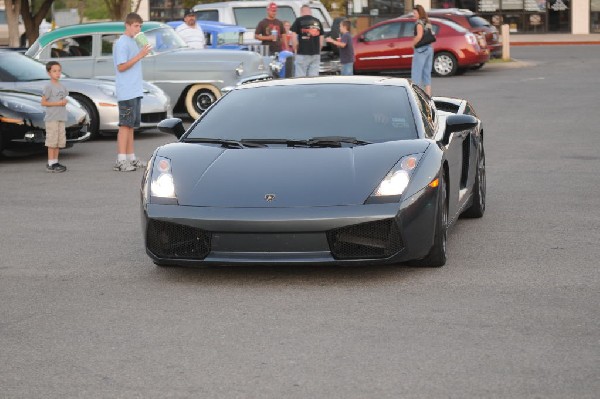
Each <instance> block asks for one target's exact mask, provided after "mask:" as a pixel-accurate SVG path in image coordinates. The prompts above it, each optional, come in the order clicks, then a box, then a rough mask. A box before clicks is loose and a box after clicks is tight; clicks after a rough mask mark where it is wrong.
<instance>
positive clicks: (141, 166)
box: [129, 159, 146, 169]
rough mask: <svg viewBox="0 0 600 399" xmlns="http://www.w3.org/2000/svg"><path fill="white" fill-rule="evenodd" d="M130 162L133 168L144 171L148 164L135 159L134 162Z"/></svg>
mask: <svg viewBox="0 0 600 399" xmlns="http://www.w3.org/2000/svg"><path fill="white" fill-rule="evenodd" d="M129 162H130V163H131V166H133V167H134V168H136V169H144V168H145V167H146V164H145V163H143V162H142V161H140V160H139V159H134V160H133V161H129Z"/></svg>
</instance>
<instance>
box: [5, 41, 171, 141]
mask: <svg viewBox="0 0 600 399" xmlns="http://www.w3.org/2000/svg"><path fill="white" fill-rule="evenodd" d="M49 81H50V77H49V76H48V73H47V72H46V67H45V65H44V64H42V63H41V62H38V61H36V60H33V59H31V58H29V57H26V56H24V55H22V54H18V53H15V52H11V51H2V50H0V89H14V90H32V89H33V90H36V91H42V90H43V88H44V86H46V85H47V84H48V82H49ZM60 83H61V84H62V85H63V86H65V87H66V88H67V90H69V95H70V96H71V97H72V98H74V99H75V100H77V101H78V102H79V103H80V104H81V106H82V107H83V108H84V109H85V111H86V112H87V113H88V116H89V120H90V125H89V132H90V135H91V137H90V138H92V139H93V138H97V137H99V136H100V135H102V134H105V133H116V132H117V131H118V130H119V126H118V125H119V108H118V102H117V95H116V88H115V83H114V81H112V80H107V79H73V78H70V77H68V76H66V75H65V76H64V77H62V78H61V79H60ZM141 106H142V118H141V124H140V128H139V129H137V130H138V131H141V130H146V129H152V128H155V127H156V125H157V124H158V122H160V121H161V120H163V119H165V118H169V117H171V116H172V113H171V108H170V102H169V97H167V95H166V94H165V93H164V92H163V91H162V90H161V89H160V88H158V87H157V86H155V85H153V84H151V83H148V82H144V97H143V98H142V104H141Z"/></svg>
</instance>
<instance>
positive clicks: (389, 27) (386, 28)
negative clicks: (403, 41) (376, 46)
mask: <svg viewBox="0 0 600 399" xmlns="http://www.w3.org/2000/svg"><path fill="white" fill-rule="evenodd" d="M400 25H401V24H400V23H399V22H394V23H389V24H385V25H381V26H378V27H376V28H373V29H371V30H370V31H368V32H367V33H365V41H366V42H375V41H377V40H386V39H397V38H398V37H400V28H401V26H400Z"/></svg>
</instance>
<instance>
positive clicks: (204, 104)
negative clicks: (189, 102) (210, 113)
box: [194, 91, 217, 113]
mask: <svg viewBox="0 0 600 399" xmlns="http://www.w3.org/2000/svg"><path fill="white" fill-rule="evenodd" d="M216 99H217V98H216V97H215V95H214V94H213V93H211V92H209V91H202V92H200V93H198V95H197V96H196V98H195V99H194V107H195V108H196V111H198V112H199V113H202V112H204V111H206V110H207V109H208V107H210V106H211V105H212V104H213V103H214V102H215V101H216Z"/></svg>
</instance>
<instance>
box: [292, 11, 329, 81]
mask: <svg viewBox="0 0 600 399" xmlns="http://www.w3.org/2000/svg"><path fill="white" fill-rule="evenodd" d="M300 13H301V16H300V17H298V18H296V20H295V21H294V24H293V25H292V28H291V29H290V30H291V31H292V32H294V33H295V34H296V36H295V39H296V40H294V52H295V53H296V62H295V65H294V66H295V68H296V75H295V76H296V77H302V76H319V63H320V62H321V47H323V25H321V21H319V20H318V19H317V18H315V17H313V16H312V13H311V11H310V7H309V6H307V5H304V6H302V8H301V10H300Z"/></svg>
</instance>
